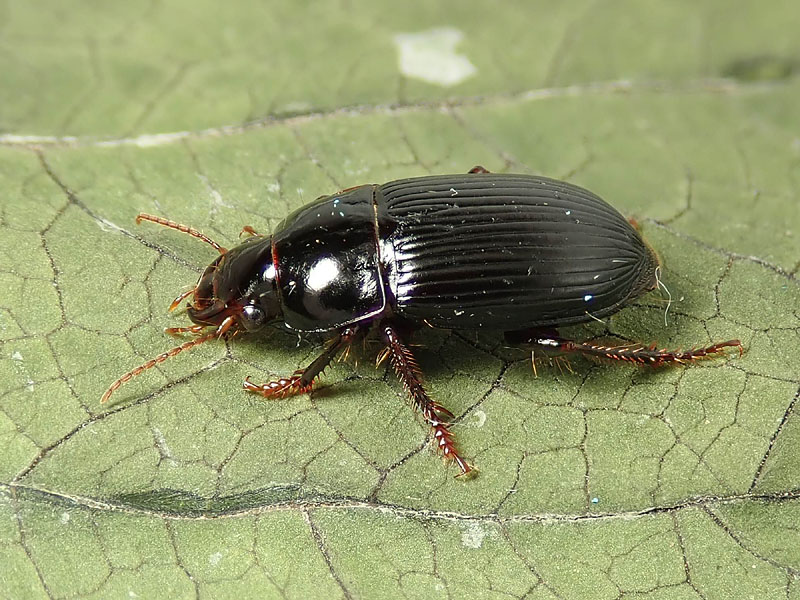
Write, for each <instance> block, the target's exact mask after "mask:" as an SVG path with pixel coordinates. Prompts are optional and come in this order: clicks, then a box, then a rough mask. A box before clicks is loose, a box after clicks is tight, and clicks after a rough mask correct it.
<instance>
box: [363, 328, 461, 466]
mask: <svg viewBox="0 0 800 600" xmlns="http://www.w3.org/2000/svg"><path fill="white" fill-rule="evenodd" d="M381 336H382V337H383V340H384V341H385V342H386V348H385V349H384V350H383V352H382V353H381V354H380V355H379V357H378V362H379V363H380V362H381V361H383V360H385V359H386V358H388V359H389V362H390V363H391V365H392V368H394V370H395V373H397V376H398V377H399V378H400V381H401V382H402V383H403V387H404V388H406V391H407V392H408V394H409V395H410V396H411V399H412V400H413V401H414V406H415V407H416V408H417V409H419V411H420V413H421V414H422V417H423V419H425V422H426V423H428V425H430V426H431V428H432V430H433V439H434V440H435V441H436V447H437V448H438V450H439V451H440V452H441V453H442V456H444V457H445V458H446V459H448V460H452V461H453V462H455V463H456V464H457V465H458V468H459V469H461V473H460V474H459V475H466V474H467V473H470V472H471V471H472V470H473V468H472V467H471V466H470V465H469V463H467V461H465V460H464V459H463V458H461V456H459V454H458V452H457V451H456V448H455V443H454V440H453V433H452V432H451V431H450V429H449V428H448V426H447V423H445V421H449V420H450V419H452V418H453V413H451V412H450V411H449V410H447V409H446V408H445V407H444V406H442V405H441V404H439V403H438V402H435V401H433V400H431V398H430V396H428V392H426V391H425V388H424V387H423V386H422V380H421V373H420V369H419V365H418V364H417V361H416V359H415V358H414V355H413V354H412V353H411V350H409V348H408V347H407V346H406V345H405V344H404V343H403V342H402V340H401V339H400V336H399V335H398V333H397V331H396V330H395V328H394V327H393V326H392V325H390V324H388V323H384V324H382V325H381Z"/></svg>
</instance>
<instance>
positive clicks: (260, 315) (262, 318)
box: [239, 304, 267, 331]
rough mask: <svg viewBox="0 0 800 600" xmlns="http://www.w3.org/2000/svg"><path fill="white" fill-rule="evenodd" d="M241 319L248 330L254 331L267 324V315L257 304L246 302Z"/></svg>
mask: <svg viewBox="0 0 800 600" xmlns="http://www.w3.org/2000/svg"><path fill="white" fill-rule="evenodd" d="M239 320H240V322H241V324H242V326H243V327H244V328H245V329H246V330H247V331H253V330H255V329H261V328H262V327H263V326H264V325H266V324H267V315H266V314H265V313H264V311H263V310H262V309H261V308H260V307H258V306H256V305H255V304H245V306H244V307H243V308H242V314H241V316H240V317H239Z"/></svg>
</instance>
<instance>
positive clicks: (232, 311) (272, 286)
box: [187, 236, 281, 332]
mask: <svg viewBox="0 0 800 600" xmlns="http://www.w3.org/2000/svg"><path fill="white" fill-rule="evenodd" d="M191 295H192V301H191V303H190V304H189V305H188V307H187V314H188V315H189V318H190V319H191V320H192V322H193V323H195V324H196V325H204V326H209V327H223V326H225V330H226V331H233V332H235V331H257V330H259V329H261V328H262V327H264V326H265V325H266V324H267V323H268V322H269V321H272V320H274V319H276V318H278V317H279V316H280V314H281V309H280V304H279V302H278V298H277V287H276V282H275V265H274V263H273V260H272V244H271V240H270V238H269V237H261V236H253V237H251V238H249V239H247V240H245V241H244V242H243V243H242V244H239V245H238V246H236V247H235V248H231V249H230V250H228V251H226V252H225V253H224V254H220V255H219V256H218V257H217V258H216V260H214V262H212V263H211V264H210V265H209V266H208V267H206V269H205V271H204V272H203V274H202V275H201V276H200V279H199V280H198V281H197V285H196V286H195V288H194V290H193V292H192V294H191Z"/></svg>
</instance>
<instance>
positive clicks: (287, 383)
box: [242, 325, 361, 398]
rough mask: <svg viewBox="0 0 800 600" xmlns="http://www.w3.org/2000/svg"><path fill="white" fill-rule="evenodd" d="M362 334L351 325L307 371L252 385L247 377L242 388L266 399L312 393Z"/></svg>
mask: <svg viewBox="0 0 800 600" xmlns="http://www.w3.org/2000/svg"><path fill="white" fill-rule="evenodd" d="M360 333H361V328H360V327H358V326H357V325H351V326H349V327H345V328H344V329H342V330H341V331H340V332H339V333H338V334H337V335H336V337H335V338H333V339H332V340H331V341H330V342H328V345H327V346H326V347H325V350H323V352H322V354H320V355H319V356H318V357H317V358H315V359H314V360H313V361H312V362H311V364H310V365H308V366H307V367H306V368H305V369H300V370H298V371H295V372H294V373H293V374H292V375H290V376H289V377H281V378H280V379H276V380H274V381H270V382H268V383H262V384H257V383H252V382H251V381H250V378H249V377H246V378H245V380H244V383H243V384H242V386H243V387H244V389H245V390H247V391H248V392H253V393H255V394H261V395H262V396H264V397H265V398H284V397H286V396H292V395H294V394H304V393H306V392H309V391H311V388H312V387H313V386H314V382H315V381H316V379H317V377H319V375H320V374H321V373H322V371H324V370H325V368H326V367H327V366H328V365H329V364H331V361H332V360H333V359H334V358H336V355H337V354H338V353H339V352H340V351H341V350H343V349H345V348H347V347H349V346H350V344H351V343H352V342H353V340H355V339H356V337H357V336H358V335H359V334H360Z"/></svg>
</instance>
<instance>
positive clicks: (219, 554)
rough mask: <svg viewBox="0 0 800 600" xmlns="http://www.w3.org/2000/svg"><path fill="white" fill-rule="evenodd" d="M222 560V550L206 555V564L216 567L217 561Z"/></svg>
mask: <svg viewBox="0 0 800 600" xmlns="http://www.w3.org/2000/svg"><path fill="white" fill-rule="evenodd" d="M221 560H222V552H214V554H212V555H211V556H209V557H208V564H209V565H211V566H212V567H216V566H217V565H218V564H219V561H221Z"/></svg>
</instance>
